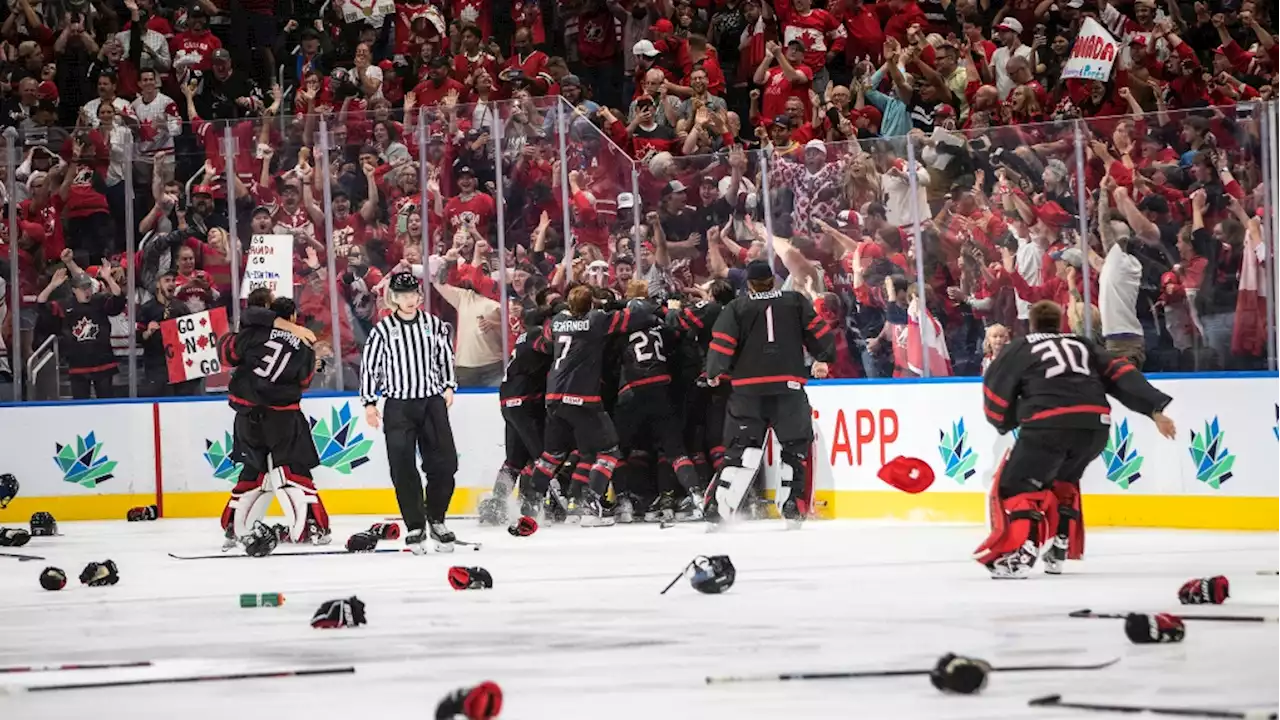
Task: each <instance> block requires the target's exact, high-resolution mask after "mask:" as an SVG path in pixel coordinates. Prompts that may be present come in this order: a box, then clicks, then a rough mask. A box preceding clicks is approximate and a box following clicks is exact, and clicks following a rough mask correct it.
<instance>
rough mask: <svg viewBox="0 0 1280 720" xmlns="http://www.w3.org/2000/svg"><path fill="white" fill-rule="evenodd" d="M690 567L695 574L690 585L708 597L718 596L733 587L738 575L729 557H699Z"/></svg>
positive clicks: (690, 578) (690, 579) (690, 577)
mask: <svg viewBox="0 0 1280 720" xmlns="http://www.w3.org/2000/svg"><path fill="white" fill-rule="evenodd" d="M690 566H691V567H692V568H693V574H692V575H690V576H689V584H690V585H693V589H694V590H697V591H698V592H700V593H706V594H707V595H718V594H720V593H722V592H724V591H725V590H728V589H729V588H731V587H733V581H734V579H736V578H737V575H738V572H737V570H735V569H734V567H733V563H732V562H731V561H730V560H729V556H728V555H712V556H711V557H707V556H705V555H699V556H698V557H696V558H694V559H693V562H692V563H690Z"/></svg>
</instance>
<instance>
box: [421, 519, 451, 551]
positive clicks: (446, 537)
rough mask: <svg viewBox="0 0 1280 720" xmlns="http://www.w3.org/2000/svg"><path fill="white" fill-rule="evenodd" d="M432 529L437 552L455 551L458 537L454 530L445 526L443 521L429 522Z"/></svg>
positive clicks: (432, 537)
mask: <svg viewBox="0 0 1280 720" xmlns="http://www.w3.org/2000/svg"><path fill="white" fill-rule="evenodd" d="M427 527H428V528H430V530H431V541H432V542H433V543H434V544H435V548H436V552H440V553H451V552H453V543H454V541H456V540H457V539H458V538H457V537H456V536H455V535H454V534H453V531H452V530H450V529H449V528H447V527H445V524H444V523H442V522H433V523H428V525H427Z"/></svg>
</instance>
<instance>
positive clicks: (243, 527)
mask: <svg viewBox="0 0 1280 720" xmlns="http://www.w3.org/2000/svg"><path fill="white" fill-rule="evenodd" d="M265 477H266V476H265V475H263V474H262V473H259V472H256V471H254V470H251V469H250V468H248V467H245V468H244V469H243V470H242V471H241V473H240V479H239V480H238V481H237V482H236V485H235V487H233V488H231V497H230V498H228V499H227V505H226V507H224V508H223V509H222V529H223V531H224V532H225V531H227V530H228V529H229V530H230V531H231V532H232V533H233V534H234V535H235V537H244V536H245V535H246V534H248V533H249V531H250V530H251V529H253V524H254V522H256V521H258V520H261V519H262V518H263V516H265V515H266V514H267V505H269V504H270V497H268V499H267V504H266V505H263V506H262V512H261V514H256V515H255V514H254V513H252V512H251V510H252V509H253V505H254V503H255V502H256V501H257V499H258V498H259V497H260V496H261V495H263V491H262V482H263V480H264V479H265Z"/></svg>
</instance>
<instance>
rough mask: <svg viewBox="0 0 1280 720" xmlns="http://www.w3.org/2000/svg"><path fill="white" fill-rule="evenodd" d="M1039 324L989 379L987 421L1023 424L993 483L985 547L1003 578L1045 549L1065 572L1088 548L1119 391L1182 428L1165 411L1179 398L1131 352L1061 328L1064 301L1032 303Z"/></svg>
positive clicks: (981, 556) (1001, 425)
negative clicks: (1093, 468)
mask: <svg viewBox="0 0 1280 720" xmlns="http://www.w3.org/2000/svg"><path fill="white" fill-rule="evenodd" d="M1027 321H1028V324H1029V326H1030V330H1031V334H1030V335H1027V336H1026V337H1022V338H1018V339H1017V340H1014V341H1013V342H1011V343H1009V344H1008V345H1007V346H1005V348H1004V349H1003V350H1002V351H1001V352H1000V355H999V356H997V357H996V359H995V361H994V362H993V363H992V364H991V366H990V367H989V368H988V369H987V373H986V376H985V378H984V379H983V383H982V394H983V406H984V407H983V409H984V412H985V413H986V416H987V421H988V422H990V423H991V424H992V425H994V426H995V427H996V429H997V430H999V431H1000V433H1001V434H1004V433H1007V432H1009V431H1011V430H1013V429H1014V428H1021V432H1020V433H1019V434H1018V438H1017V440H1016V441H1015V442H1014V445H1013V449H1012V450H1011V451H1009V454H1008V455H1007V456H1006V458H1005V460H1004V462H1002V463H1001V465H1000V468H999V469H998V470H997V471H996V478H995V481H994V482H993V483H992V485H991V496H990V506H991V513H990V514H991V535H990V536H989V537H988V538H987V539H986V541H985V542H983V543H982V545H981V546H980V547H979V548H978V549H977V550H976V551H975V553H976V555H977V557H976V559H977V561H978V562H980V563H982V564H983V565H985V566H987V569H988V570H990V572H991V576H992V577H993V578H1022V577H1026V576H1027V575H1028V574H1030V572H1031V569H1032V567H1033V566H1034V565H1035V562H1036V556H1037V552H1038V549H1045V550H1046V552H1045V553H1044V560H1045V572H1047V573H1050V574H1054V575H1056V574H1059V573H1061V572H1062V566H1063V563H1064V561H1066V560H1067V559H1072V560H1076V559H1079V558H1080V557H1081V556H1083V554H1084V515H1083V513H1082V511H1081V506H1080V478H1081V476H1082V475H1084V471H1085V468H1086V467H1088V466H1089V463H1091V462H1093V460H1094V458H1096V457H1098V455H1099V454H1100V453H1101V452H1102V449H1103V448H1104V447H1105V446H1106V444H1107V436H1108V434H1109V433H1108V427H1109V426H1110V424H1111V406H1110V405H1109V404H1108V403H1107V396H1108V395H1110V396H1111V397H1114V398H1115V399H1116V400H1119V401H1120V403H1121V404H1123V405H1124V406H1125V407H1127V408H1129V409H1130V410H1132V411H1134V412H1136V413H1141V414H1142V415H1147V416H1149V417H1150V418H1151V419H1152V420H1153V421H1155V424H1156V428H1157V429H1158V430H1159V431H1160V434H1161V435H1164V436H1165V437H1167V438H1169V439H1171V440H1172V439H1173V438H1174V437H1175V436H1176V432H1177V431H1176V428H1175V427H1174V423H1173V420H1170V419H1169V418H1168V417H1166V416H1165V415H1164V413H1163V412H1162V411H1163V410H1164V409H1165V407H1167V406H1168V405H1169V403H1170V402H1172V398H1170V397H1169V396H1168V395H1165V394H1164V393H1162V392H1160V391H1159V390H1157V389H1155V388H1154V387H1152V386H1151V383H1149V382H1147V379H1146V378H1145V377H1143V375H1142V373H1141V372H1139V371H1138V369H1137V368H1135V367H1134V366H1133V365H1131V364H1130V363H1129V361H1128V360H1125V359H1124V358H1113V357H1112V356H1111V355H1109V354H1107V353H1106V352H1105V351H1103V350H1100V349H1099V348H1098V347H1097V346H1096V345H1095V344H1094V343H1093V342H1092V341H1090V340H1088V339H1086V338H1084V337H1081V336H1079V335H1071V334H1066V333H1059V332H1058V329H1059V327H1061V323H1062V308H1061V307H1059V306H1058V304H1057V303H1054V302H1052V301H1050V300H1042V301H1040V302H1038V303H1036V304H1035V305H1032V306H1031V309H1030V311H1029V313H1028V318H1027Z"/></svg>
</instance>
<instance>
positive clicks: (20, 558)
mask: <svg viewBox="0 0 1280 720" xmlns="http://www.w3.org/2000/svg"><path fill="white" fill-rule="evenodd" d="M0 557H11V558H13V559H14V560H17V561H18V562H26V561H27V560H44V558H42V557H40V556H39V555H23V554H22V553H9V552H0Z"/></svg>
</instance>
